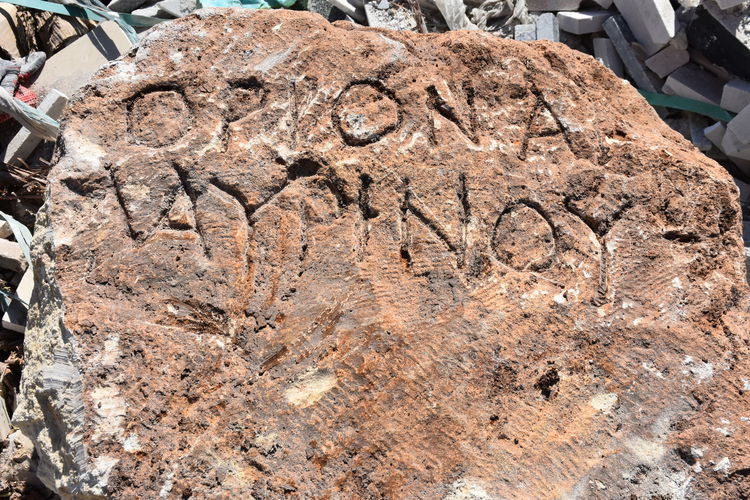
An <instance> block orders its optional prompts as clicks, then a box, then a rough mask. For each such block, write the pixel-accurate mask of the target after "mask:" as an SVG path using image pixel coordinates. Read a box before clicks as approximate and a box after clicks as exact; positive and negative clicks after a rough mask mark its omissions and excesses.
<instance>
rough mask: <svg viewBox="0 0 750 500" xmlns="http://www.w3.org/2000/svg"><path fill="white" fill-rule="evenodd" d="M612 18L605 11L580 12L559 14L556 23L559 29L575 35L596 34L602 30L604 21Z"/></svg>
mask: <svg viewBox="0 0 750 500" xmlns="http://www.w3.org/2000/svg"><path fill="white" fill-rule="evenodd" d="M611 16H612V12H609V11H606V10H581V11H578V12H560V13H559V14H558V15H557V21H558V22H559V23H560V29H561V30H563V31H567V32H568V33H573V34H576V35H585V34H588V33H596V32H597V31H601V30H602V24H604V21H606V20H607V19H609V18H610V17H611Z"/></svg>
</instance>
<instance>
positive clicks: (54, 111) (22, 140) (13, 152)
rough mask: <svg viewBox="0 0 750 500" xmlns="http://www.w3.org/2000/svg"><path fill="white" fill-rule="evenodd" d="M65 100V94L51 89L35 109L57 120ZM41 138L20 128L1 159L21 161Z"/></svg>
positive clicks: (15, 162) (66, 100)
mask: <svg viewBox="0 0 750 500" xmlns="http://www.w3.org/2000/svg"><path fill="white" fill-rule="evenodd" d="M67 102H68V97H67V96H65V95H64V94H62V93H60V92H58V91H57V90H56V89H52V90H51V91H49V92H48V93H47V97H45V98H44V100H43V101H42V103H41V104H40V105H39V107H38V108H37V109H38V110H39V111H40V112H41V113H44V114H46V115H47V116H49V117H50V118H52V119H53V120H59V118H60V116H61V115H62V112H63V110H64V109H65V104H66V103H67ZM41 140H42V138H41V137H39V136H37V135H34V134H32V133H31V132H30V131H29V130H28V129H25V128H24V129H21V130H20V131H19V132H18V133H17V134H16V136H15V137H14V138H13V140H12V141H11V142H10V143H9V144H8V146H7V147H6V149H5V158H4V160H3V161H4V162H5V163H14V164H19V163H21V162H22V161H24V160H26V158H27V157H28V156H29V155H30V154H31V153H32V152H33V151H34V149H35V148H36V147H37V146H38V145H39V142H40V141H41Z"/></svg>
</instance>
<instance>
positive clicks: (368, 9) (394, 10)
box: [365, 0, 417, 31]
mask: <svg viewBox="0 0 750 500" xmlns="http://www.w3.org/2000/svg"><path fill="white" fill-rule="evenodd" d="M365 14H366V15H367V23H368V24H369V25H370V26H372V27H374V28H386V29H391V30H394V31H412V30H414V29H415V28H416V27H417V20H416V19H415V17H414V15H413V13H412V12H410V11H409V10H407V9H406V8H405V7H402V6H400V5H398V4H396V3H391V2H389V1H388V0H380V1H379V2H367V3H365Z"/></svg>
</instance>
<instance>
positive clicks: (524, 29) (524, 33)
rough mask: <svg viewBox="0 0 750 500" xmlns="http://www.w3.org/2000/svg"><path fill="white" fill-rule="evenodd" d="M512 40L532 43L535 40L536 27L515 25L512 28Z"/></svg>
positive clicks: (533, 25)
mask: <svg viewBox="0 0 750 500" xmlns="http://www.w3.org/2000/svg"><path fill="white" fill-rule="evenodd" d="M513 38H515V39H516V40H519V41H522V42H533V41H534V40H536V25H535V24H517V25H516V26H514V27H513Z"/></svg>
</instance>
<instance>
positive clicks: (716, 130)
mask: <svg viewBox="0 0 750 500" xmlns="http://www.w3.org/2000/svg"><path fill="white" fill-rule="evenodd" d="M726 131H727V127H726V126H725V125H724V124H723V123H721V122H716V123H714V124H713V125H711V126H710V127H706V128H705V129H703V135H705V136H706V138H707V139H708V140H709V141H711V143H712V144H713V145H714V146H716V148H717V149H721V141H722V139H724V133H726Z"/></svg>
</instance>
